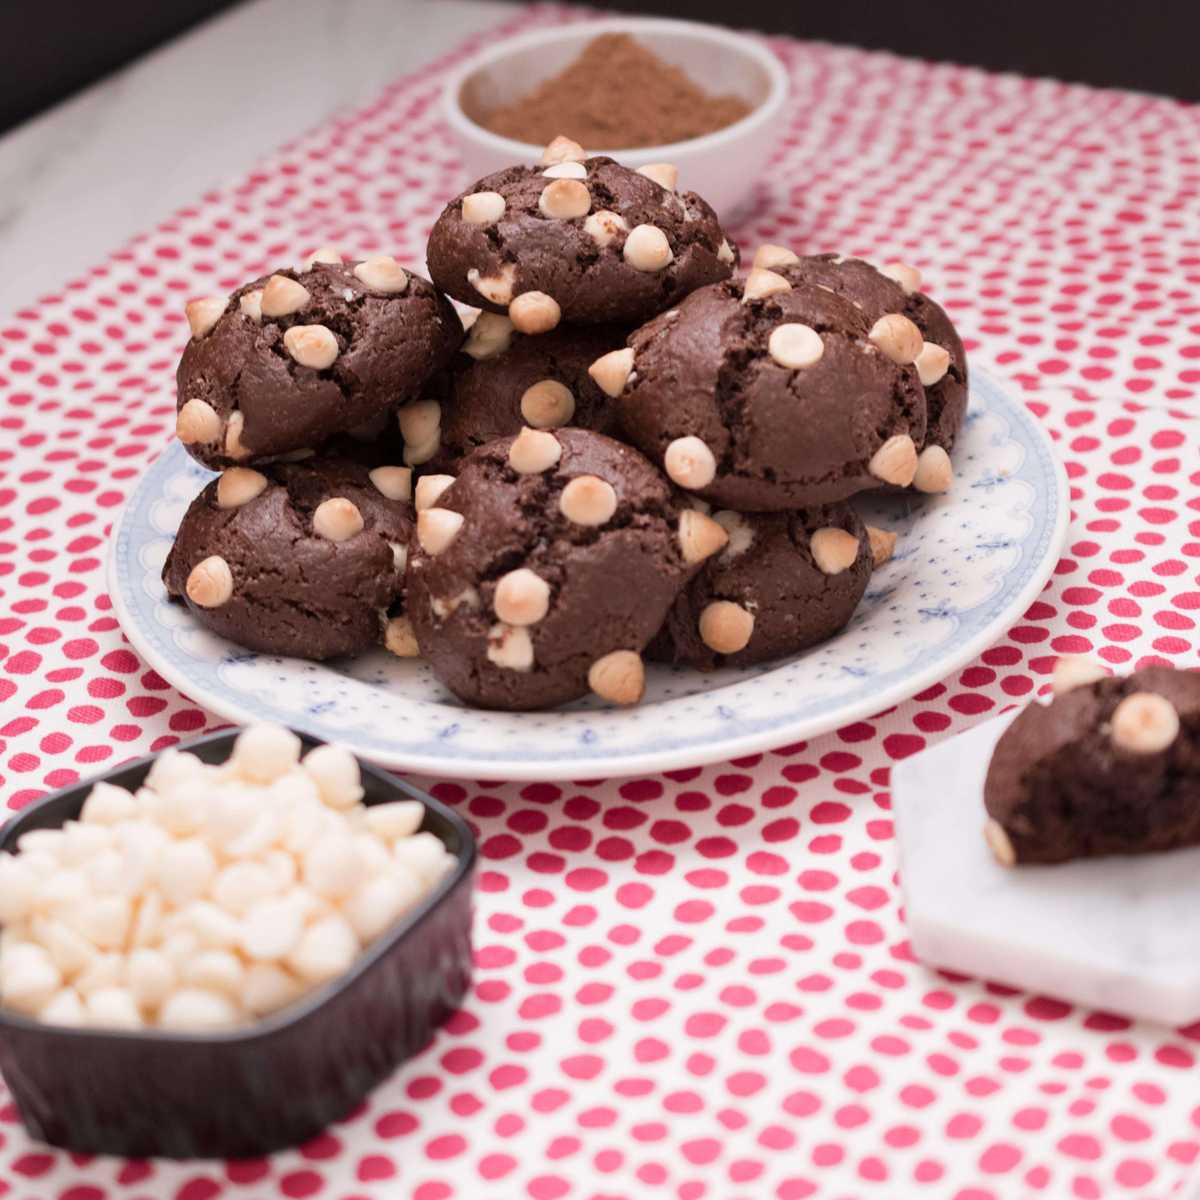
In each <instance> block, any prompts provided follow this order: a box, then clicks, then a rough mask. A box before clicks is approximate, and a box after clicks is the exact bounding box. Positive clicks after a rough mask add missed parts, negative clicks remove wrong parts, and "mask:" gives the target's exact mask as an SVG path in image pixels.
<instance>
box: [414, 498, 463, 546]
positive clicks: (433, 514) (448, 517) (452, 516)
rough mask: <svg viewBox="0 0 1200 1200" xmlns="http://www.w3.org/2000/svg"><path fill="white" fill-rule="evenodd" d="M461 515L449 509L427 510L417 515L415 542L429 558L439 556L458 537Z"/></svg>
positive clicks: (461, 522)
mask: <svg viewBox="0 0 1200 1200" xmlns="http://www.w3.org/2000/svg"><path fill="white" fill-rule="evenodd" d="M462 526H463V515H462V513H457V512H454V511H453V510H451V509H449V508H427V509H425V511H424V512H419V513H417V541H418V542H420V543H421V549H422V550H424V551H425V553H426V554H428V555H429V556H430V557H436V556H437V555H439V554H441V553H442V552H443V551H444V550H445V549H446V548H447V547H448V546H449V545H450V543H451V542H453V541H454V539H455V538H456V537H458V534H459V531H460V530H461V529H462Z"/></svg>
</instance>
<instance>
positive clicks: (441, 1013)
mask: <svg viewBox="0 0 1200 1200" xmlns="http://www.w3.org/2000/svg"><path fill="white" fill-rule="evenodd" d="M238 732H239V731H238V730H228V731H225V732H222V733H214V734H210V735H208V736H207V737H202V738H198V739H196V740H195V741H192V742H189V743H187V744H186V745H181V746H179V747H178V748H179V749H181V750H189V751H191V752H192V753H193V754H195V755H196V756H197V757H198V758H200V759H201V760H202V761H204V762H206V763H220V762H224V761H225V760H226V759H227V758H228V757H229V754H230V752H231V750H232V748H233V742H234V739H235V738H236V737H237V734H238ZM301 740H302V741H303V743H304V747H305V749H306V750H308V749H311V748H312V747H313V746H315V745H318V744H319V743H317V742H316V741H314V740H313V739H312V738H308V737H304V736H303V735H301ZM155 757H156V756H151V757H149V758H143V759H140V760H138V761H137V762H134V763H129V764H126V765H125V766H122V767H118V768H117V769H116V770H113V771H110V772H108V773H107V774H106V775H100V776H97V777H95V778H92V779H89V780H87V781H86V782H83V783H79V784H76V785H74V786H73V787H69V788H65V789H63V790H62V791H60V792H56V793H55V794H54V795H52V796H47V797H46V798H45V799H43V800H41V801H39V802H37V803H36V804H33V805H31V806H30V807H29V808H27V809H24V810H23V811H22V812H21V813H19V814H18V815H17V816H16V817H15V818H14V819H13V820H12V821H10V822H9V823H8V824H7V826H5V827H4V829H3V830H0V852H3V851H7V852H9V853H11V852H12V851H13V850H14V849H15V846H16V842H17V839H18V838H20V836H21V835H22V834H23V833H28V832H29V831H30V830H31V829H53V828H56V827H58V826H60V825H62V824H63V823H64V822H65V821H67V820H70V819H72V818H76V817H78V816H79V812H80V810H81V809H82V807H83V802H84V800H85V799H86V798H87V794H88V792H89V791H90V790H91V788H92V786H93V785H94V784H96V783H98V782H100V781H101V780H104V781H106V782H108V783H113V784H117V785H119V786H121V787H124V788H128V789H130V790H136V789H137V788H138V787H139V786H140V785H141V784H142V782H143V781H144V779H145V778H146V775H147V774H148V772H149V770H150V766H151V764H152V763H153V762H154V758H155ZM359 765H360V767H361V770H362V784H363V791H364V793H365V794H364V797H363V801H364V803H366V804H383V803H385V802H386V801H389V800H400V799H405V798H410V799H414V800H419V801H421V803H422V804H424V805H425V819H424V821H423V822H422V825H421V829H422V830H428V831H429V832H430V833H433V834H434V835H435V836H437V837H438V838H440V839H441V840H442V842H443V843H444V844H445V846H446V848H447V850H449V852H450V853H451V854H453V855H454V856H455V858H456V860H457V861H456V865H455V867H454V869H453V870H452V871H450V872H449V873H448V874H447V875H446V877H445V878H444V879H443V880H442V881H441V883H440V884H439V885H438V886H437V887H436V888H435V889H434V890H433V891H432V892H431V893H430V894H429V895H428V896H427V897H426V898H425V899H424V900H423V901H422V902H421V903H420V904H419V905H418V906H417V907H415V908H413V909H411V910H410V911H409V912H408V913H406V914H405V915H404V916H403V917H402V918H401V919H400V921H398V922H397V924H396V925H395V926H394V927H393V928H392V929H391V930H390V931H389V932H387V933H384V934H381V935H380V936H379V937H378V938H376V940H375V941H374V942H372V943H371V945H370V946H368V947H367V948H366V949H365V950H364V951H363V953H362V954H361V955H360V956H359V958H358V960H357V961H356V962H355V964H354V966H353V967H352V968H351V969H350V970H349V971H348V972H347V973H346V974H345V975H343V976H341V977H339V978H337V979H335V980H332V981H331V982H330V983H327V984H325V985H323V986H321V987H319V988H316V989H314V990H313V991H312V992H310V993H309V994H308V995H306V996H304V997H303V998H302V999H301V1000H298V1001H297V1002H296V1003H295V1004H293V1005H290V1006H289V1007H287V1008H284V1009H281V1010H280V1011H279V1012H278V1013H275V1014H273V1015H272V1016H270V1017H267V1018H265V1019H263V1020H261V1021H258V1022H255V1023H254V1024H252V1025H247V1026H245V1027H244V1028H239V1029H235V1030H231V1031H228V1032H222V1033H196V1034H178V1033H168V1032H165V1031H157V1030H145V1031H136V1032H111V1033H109V1032H106V1031H103V1030H92V1029H71V1028H64V1027H56V1026H53V1025H46V1024H42V1023H41V1022H39V1021H34V1020H30V1019H28V1018H26V1017H23V1016H20V1015H19V1014H17V1013H13V1012H9V1011H6V1010H4V1009H0V1073H3V1075H4V1079H5V1081H6V1082H7V1084H8V1086H9V1089H10V1091H11V1092H12V1095H13V1099H14V1100H15V1101H16V1104H17V1108H18V1109H19V1110H20V1113H21V1119H22V1120H23V1121H24V1123H25V1127H26V1129H27V1130H28V1131H29V1133H30V1134H31V1135H32V1136H33V1137H35V1138H39V1139H40V1140H42V1141H44V1142H49V1143H51V1144H53V1145H55V1146H63V1147H65V1148H67V1149H69V1150H74V1151H80V1152H85V1153H96V1154H116V1155H123V1156H126V1157H133V1158H148V1157H151V1156H158V1155H162V1156H168V1157H172V1158H188V1157H204V1158H237V1157H246V1156H257V1155H262V1154H267V1153H270V1152H271V1151H273V1150H278V1149H280V1148H282V1147H284V1146H291V1145H295V1144H296V1143H298V1142H302V1141H305V1140H306V1139H308V1138H310V1137H312V1136H313V1135H315V1134H316V1133H318V1132H320V1131H321V1130H322V1129H324V1128H325V1126H326V1125H328V1124H329V1123H330V1122H331V1121H336V1120H338V1119H339V1118H341V1117H344V1116H345V1115H346V1114H347V1113H348V1112H349V1111H350V1110H351V1109H353V1108H354V1107H355V1106H356V1105H357V1104H358V1103H359V1102H360V1101H361V1100H362V1099H363V1098H364V1097H365V1096H366V1094H367V1093H368V1092H369V1091H371V1089H372V1088H374V1087H375V1085H376V1084H378V1083H379V1082H380V1081H381V1080H382V1079H384V1078H385V1077H386V1076H387V1075H388V1074H390V1073H391V1072H392V1071H393V1070H394V1068H395V1067H396V1066H397V1065H398V1064H399V1063H400V1062H402V1061H403V1060H404V1059H406V1058H409V1057H411V1056H412V1055H413V1054H416V1053H417V1052H418V1051H419V1050H421V1049H422V1048H423V1047H424V1046H426V1045H427V1044H428V1042H429V1040H430V1038H431V1037H432V1035H433V1032H434V1030H435V1029H436V1028H437V1026H438V1025H440V1024H441V1023H442V1022H443V1021H444V1020H445V1019H446V1017H447V1016H449V1015H450V1013H451V1012H453V1010H454V1009H455V1008H457V1007H458V1005H459V1003H460V1002H461V1000H462V998H463V996H464V994H465V993H466V990H467V987H468V985H469V983H470V977H471V886H472V882H473V875H474V867H475V839H474V838H473V837H472V835H471V831H470V829H469V828H468V827H467V825H466V823H465V822H464V821H463V819H462V818H461V817H460V816H459V815H458V814H457V813H456V812H454V811H453V810H452V809H449V808H447V807H446V806H445V805H444V804H440V803H439V802H438V801H437V800H435V799H434V798H433V797H432V796H428V795H426V794H425V793H424V792H421V791H418V790H417V789H416V788H413V787H410V786H409V785H408V784H406V783H403V782H401V781H399V780H397V779H394V778H393V777H392V776H390V775H387V774H385V773H384V772H383V771H380V770H377V769H376V768H374V767H370V766H368V765H367V764H365V763H360V764H359Z"/></svg>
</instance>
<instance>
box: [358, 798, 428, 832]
mask: <svg viewBox="0 0 1200 1200" xmlns="http://www.w3.org/2000/svg"><path fill="white" fill-rule="evenodd" d="M424 820H425V805H423V804H422V803H421V802H420V801H419V800H391V801H389V802H388V803H387V804H371V805H369V806H368V807H367V809H366V810H365V811H364V813H363V824H364V825H365V826H366V827H367V828H368V829H369V830H370V831H371V832H372V833H373V834H375V835H376V836H378V837H381V838H383V839H384V841H386V842H394V841H395V840H396V839H397V838H402V837H408V836H409V835H410V834H414V833H416V832H417V830H419V829H420V828H421V825H422V823H423V822H424Z"/></svg>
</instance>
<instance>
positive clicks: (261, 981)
mask: <svg viewBox="0 0 1200 1200" xmlns="http://www.w3.org/2000/svg"><path fill="white" fill-rule="evenodd" d="M303 992H304V985H303V984H301V982H300V981H299V980H298V979H297V978H296V977H295V976H294V975H293V974H292V973H291V972H290V971H285V970H284V969H283V967H280V966H277V965H276V964H275V963H264V962H256V963H251V964H250V966H249V967H248V968H247V969H246V976H245V981H244V982H243V984H242V1002H243V1003H244V1004H245V1006H246V1009H247V1011H248V1012H251V1013H253V1014H254V1015H255V1016H256V1017H262V1016H266V1015H267V1014H268V1013H273V1012H278V1011H279V1009H281V1008H286V1007H287V1006H288V1005H289V1004H291V1003H292V1001H294V1000H298V999H299V998H300V996H301V995H302V994H303Z"/></svg>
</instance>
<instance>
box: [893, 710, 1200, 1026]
mask: <svg viewBox="0 0 1200 1200" xmlns="http://www.w3.org/2000/svg"><path fill="white" fill-rule="evenodd" d="M1015 715H1016V714H1015V713H1008V714H1006V715H1005V716H1002V717H997V718H996V719H995V720H992V721H987V722H985V723H984V724H982V725H979V726H976V727H975V728H974V729H972V730H971V731H970V732H968V733H964V734H962V735H960V736H959V737H955V738H950V739H948V740H946V741H944V742H940V743H939V744H938V745H936V746H934V747H933V748H932V749H930V750H926V751H924V752H923V753H921V754H918V755H915V756H914V757H912V758H908V759H905V760H904V761H903V762H901V763H898V764H897V765H896V766H895V767H894V768H893V770H892V796H893V805H894V808H895V818H896V832H897V837H898V840H899V844H900V879H901V884H902V886H903V889H904V895H905V904H906V912H907V917H908V925H909V930H910V934H911V939H912V947H913V952H914V953H915V954H916V955H917V957H918V958H920V959H921V960H922V961H923V962H925V963H927V964H928V965H930V966H935V967H944V968H946V969H948V970H952V971H961V972H963V973H964V974H968V975H975V976H978V977H980V978H983V979H991V980H995V981H997V982H1000V983H1006V984H1011V985H1012V986H1014V987H1021V988H1026V989H1028V990H1030V991H1035V992H1039V993H1041V994H1043V995H1049V996H1058V997H1060V998H1062V999H1064V1000H1072V1001H1074V1002H1076V1003H1078V1004H1083V1005H1088V1006H1091V1007H1094V1008H1100V1009H1104V1010H1106V1011H1108V1012H1114V1013H1124V1014H1125V1015H1127V1016H1131V1017H1142V1018H1145V1019H1146V1020H1151V1021H1162V1022H1165V1023H1166V1024H1169V1025H1185V1024H1188V1023H1189V1022H1191V1021H1195V1020H1196V1019H1198V1018H1200V923H1198V922H1197V919H1196V914H1197V913H1198V912H1200V847H1198V848H1194V849H1187V850H1174V851H1171V852H1169V853H1167V854H1142V855H1135V856H1130V857H1120V856H1113V857H1108V858H1099V859H1089V860H1081V861H1077V862H1071V863H1064V864H1061V865H1058V866H1049V867H1046V866H1042V867H1034V866H1030V867H1015V868H1012V869H1005V868H1004V867H1001V866H1000V865H999V864H998V863H997V862H996V861H995V860H994V859H993V858H992V855H991V852H990V851H989V850H988V848H987V846H986V845H985V844H984V841H983V823H984V821H985V819H986V813H985V812H984V807H983V782H984V779H985V777H986V775H987V768H988V763H989V761H990V759H991V754H992V748H993V747H994V746H995V744H996V742H997V740H998V739H999V737H1000V735H1001V734H1002V733H1003V732H1004V730H1005V728H1006V727H1007V726H1008V724H1009V722H1010V721H1012V719H1013V717H1014V716H1015Z"/></svg>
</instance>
